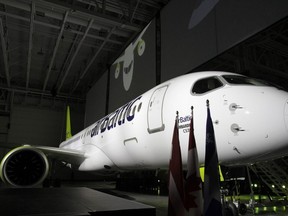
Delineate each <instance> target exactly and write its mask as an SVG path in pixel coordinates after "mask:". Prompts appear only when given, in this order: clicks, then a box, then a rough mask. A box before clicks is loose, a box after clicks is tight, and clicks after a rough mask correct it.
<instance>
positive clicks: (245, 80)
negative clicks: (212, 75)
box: [222, 75, 269, 86]
mask: <svg viewBox="0 0 288 216" xmlns="http://www.w3.org/2000/svg"><path fill="white" fill-rule="evenodd" d="M222 77H223V78H224V79H225V80H226V81H227V82H228V83H229V84H234V85H254V86H267V85H269V84H267V83H266V82H264V81H262V80H258V79H253V78H249V77H245V76H237V75H223V76H222Z"/></svg>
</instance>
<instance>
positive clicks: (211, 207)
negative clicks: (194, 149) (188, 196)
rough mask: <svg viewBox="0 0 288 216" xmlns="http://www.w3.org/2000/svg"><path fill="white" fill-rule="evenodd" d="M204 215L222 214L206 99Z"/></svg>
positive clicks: (214, 149)
mask: <svg viewBox="0 0 288 216" xmlns="http://www.w3.org/2000/svg"><path fill="white" fill-rule="evenodd" d="M203 212H204V215H205V216H210V215H211V216H212V215H213V216H214V215H217V216H219V215H220V216H222V205H221V197H220V177H219V172H218V155H217V148H216V141H215V134H214V128H213V123H212V119H211V115H210V109H209V101H207V123H206V152H205V174H204V211H203Z"/></svg>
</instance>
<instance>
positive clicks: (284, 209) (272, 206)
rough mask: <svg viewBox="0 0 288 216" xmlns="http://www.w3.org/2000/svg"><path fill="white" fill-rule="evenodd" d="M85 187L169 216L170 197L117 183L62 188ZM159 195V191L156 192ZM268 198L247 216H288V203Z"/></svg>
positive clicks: (250, 210)
mask: <svg viewBox="0 0 288 216" xmlns="http://www.w3.org/2000/svg"><path fill="white" fill-rule="evenodd" d="M73 186H77V187H79V186H83V187H89V188H92V189H95V190H99V191H102V192H105V193H108V194H112V195H114V196H119V197H122V198H125V199H129V200H134V201H136V202H139V203H143V204H147V205H150V206H153V207H155V208H156V216H167V207H168V196H161V195H151V194H140V193H133V192H126V191H119V190H116V189H115V182H77V183H65V184H63V185H62V187H73ZM155 193H157V191H156V192H155ZM242 198H243V199H245V200H249V196H248V195H247V196H242ZM265 199H266V200H268V198H267V197H265V196H262V200H263V202H262V203H261V204H256V205H255V208H254V213H253V211H252V209H248V212H247V213H246V214H245V215H246V216H251V215H258V216H262V215H263V216H264V215H265V216H270V215H273V216H275V215H280V216H284V215H285V216H287V215H288V204H287V203H288V202H286V204H283V202H277V203H271V202H269V201H265Z"/></svg>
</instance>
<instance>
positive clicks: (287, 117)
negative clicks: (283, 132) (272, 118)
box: [284, 100, 288, 130]
mask: <svg viewBox="0 0 288 216" xmlns="http://www.w3.org/2000/svg"><path fill="white" fill-rule="evenodd" d="M284 119H285V125H286V129H287V130H288V100H287V101H286V102H285V107H284Z"/></svg>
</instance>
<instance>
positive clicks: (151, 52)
mask: <svg viewBox="0 0 288 216" xmlns="http://www.w3.org/2000/svg"><path fill="white" fill-rule="evenodd" d="M287 15H288V2H287V0H278V1H270V0H253V1H250V0H242V1H237V0H196V1H191V0H184V1H181V4H179V2H178V1H176V0H171V1H170V2H169V3H168V4H167V5H166V7H165V8H164V9H163V10H162V11H161V13H160V20H159V17H156V18H155V19H154V20H153V21H152V22H151V23H150V25H149V26H148V27H147V29H144V33H143V34H140V37H138V38H137V39H136V40H135V41H134V42H133V43H132V44H130V45H129V46H128V47H127V49H126V50H125V52H124V53H123V54H122V55H121V56H120V57H119V58H118V59H117V60H116V61H115V62H114V63H113V64H112V66H111V68H110V75H109V77H110V80H109V85H108V86H106V90H107V91H108V92H109V99H108V100H109V101H106V100H105V99H104V98H106V96H104V95H106V93H104V91H101V92H102V94H103V96H99V94H98V93H93V90H92V89H91V91H90V92H89V94H88V95H89V97H88V96H87V106H90V105H91V106H93V107H97V109H99V111H96V112H97V113H99V114H100V113H105V108H104V107H102V106H101V107H99V106H96V104H94V105H93V103H98V102H97V101H94V102H93V101H91V100H92V98H101V99H100V100H101V102H102V103H103V104H108V113H110V112H112V111H113V110H115V109H116V108H118V107H120V106H122V105H124V104H125V103H127V102H128V101H130V100H132V99H133V98H135V97H136V96H138V95H140V94H142V93H144V92H145V91H146V90H148V89H150V88H152V87H153V86H155V85H156V77H157V76H158V74H160V75H161V79H160V80H161V82H163V81H166V80H168V79H170V78H173V77H176V76H179V75H183V74H185V73H188V72H189V71H191V70H193V69H194V68H196V67H198V66H199V65H201V64H203V63H205V62H207V61H208V60H210V59H211V58H213V57H216V56H217V55H219V54H220V53H222V52H224V51H225V50H227V49H229V48H231V47H233V46H234V45H236V44H238V43H240V42H242V41H243V40H245V39H247V38H248V37H250V36H252V35H253V34H255V33H257V32H259V31H261V30H263V29H265V28H267V27H269V26H270V25H272V24H273V23H275V22H277V21H279V20H280V19H282V18H284V17H285V16H287ZM158 22H160V26H158V25H156V23H158ZM159 32H160V35H161V37H160V38H161V42H160V44H161V49H160V53H159V51H158V50H157V45H158V43H159V41H158V38H159V37H158V36H157V35H159ZM141 39H143V41H144V42H145V50H144V52H143V53H142V54H141V55H139V51H138V47H137V44H139V42H141ZM140 53H141V52H140ZM158 55H160V56H161V58H160V60H161V61H160V67H158V64H159V63H158V62H157V56H158ZM131 72H132V73H131ZM130 82H131V83H130ZM97 85H100V86H101V87H96V88H99V89H104V88H103V86H105V85H107V82H106V81H105V80H99V81H98V83H97V84H96V86H97ZM97 94H98V95H97ZM93 95H94V96H93ZM93 100H95V99H93ZM87 109H88V108H86V110H87ZM94 112H95V110H94ZM108 113H106V114H108ZM101 117H102V116H98V115H97V118H96V119H95V116H93V114H92V112H91V111H90V112H87V113H86V119H89V121H91V122H95V121H96V120H97V119H99V118H101Z"/></svg>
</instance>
